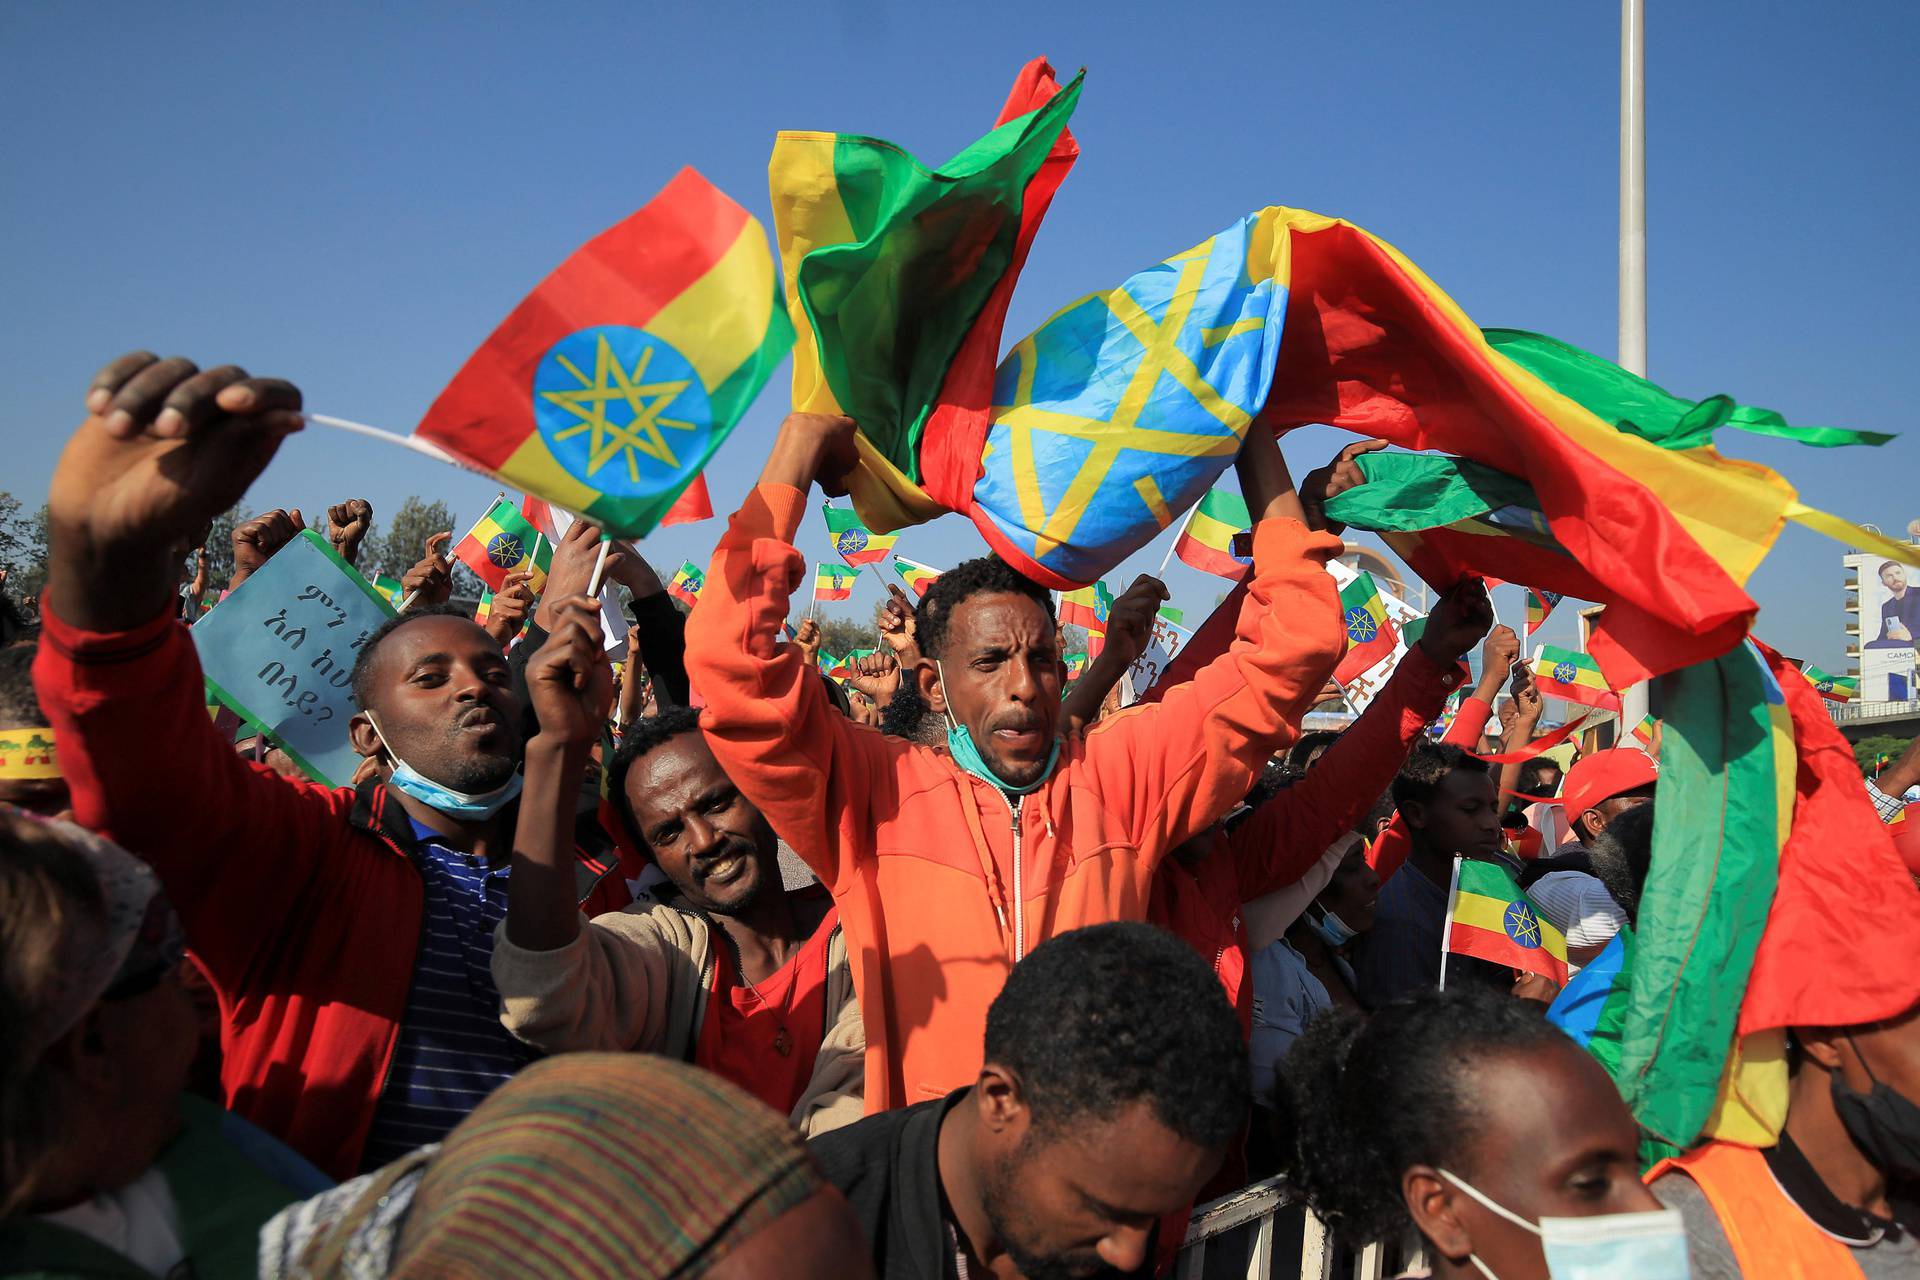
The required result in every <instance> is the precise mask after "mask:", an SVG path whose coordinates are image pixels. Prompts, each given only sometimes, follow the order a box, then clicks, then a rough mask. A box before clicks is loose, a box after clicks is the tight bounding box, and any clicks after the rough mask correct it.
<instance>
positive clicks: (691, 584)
mask: <svg viewBox="0 0 1920 1280" xmlns="http://www.w3.org/2000/svg"><path fill="white" fill-rule="evenodd" d="M706 585H707V575H706V573H705V571H703V570H702V569H701V568H700V566H699V565H697V564H695V563H694V562H693V561H691V560H688V561H685V562H683V563H682V564H681V566H680V568H679V569H678V570H677V571H675V573H674V575H673V581H672V582H669V583H668V584H667V594H668V595H670V596H673V597H675V598H677V599H680V600H685V601H686V602H687V603H688V604H692V603H694V602H695V601H696V600H698V599H699V598H700V588H702V587H704V586H706Z"/></svg>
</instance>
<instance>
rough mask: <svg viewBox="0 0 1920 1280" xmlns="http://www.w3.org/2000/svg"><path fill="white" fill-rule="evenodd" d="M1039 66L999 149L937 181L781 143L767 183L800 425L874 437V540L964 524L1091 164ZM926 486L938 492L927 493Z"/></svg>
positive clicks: (869, 153)
mask: <svg viewBox="0 0 1920 1280" xmlns="http://www.w3.org/2000/svg"><path fill="white" fill-rule="evenodd" d="M1079 100H1080V81H1079V79H1077V78H1076V79H1075V80H1074V82H1073V83H1072V84H1070V85H1068V86H1067V87H1066V88H1065V89H1062V88H1061V87H1060V86H1059V85H1058V84H1057V83H1055V81H1054V78H1053V68H1052V67H1050V66H1048V65H1047V63H1046V61H1045V60H1044V59H1041V58H1036V59H1034V60H1033V61H1032V62H1030V63H1028V64H1027V66H1026V67H1025V68H1024V69H1023V70H1022V71H1021V73H1020V75H1019V77H1018V78H1017V79H1016V80H1015V81H1014V85H1013V89H1012V91H1011V92H1010V93H1009V94H1008V95H1007V102H1006V106H1005V107H1004V108H1002V110H1001V112H1000V117H999V119H998V120H996V121H995V122H994V125H995V127H994V129H993V131H992V132H991V133H989V134H987V135H986V136H985V137H983V138H981V139H980V140H979V141H977V142H975V143H974V144H973V145H972V146H970V147H968V148H967V149H966V150H964V151H962V152H961V153H960V154H959V155H957V156H955V157H954V158H953V159H951V160H949V161H948V162H947V163H945V164H943V165H941V166H940V167H939V168H938V169H929V168H927V167H925V166H924V165H922V164H921V163H920V162H919V161H918V160H916V159H914V157H913V156H911V155H909V154H908V153H907V152H906V151H904V150H903V149H901V148H900V147H897V146H895V145H894V144H892V143H890V142H882V141H880V140H879V139H877V138H864V137H858V136H855V135H851V134H837V133H803V132H784V133H782V134H780V136H779V137H778V139H776V140H775V142H774V147H773V158H772V160H771V162H770V163H769V164H768V166H767V171H768V179H769V184H770V186H771V188H772V196H773V227H774V238H775V239H776V241H777V242H778V243H779V246H780V265H781V271H782V274H783V276H784V278H785V284H786V297H787V306H788V308H789V311H790V312H791V315H792V317H793V327H794V329H795V331H796V332H797V334H798V341H797V343H796V344H795V347H794V353H793V407H794V408H795V409H800V410H807V411H810V412H814V413H844V414H847V415H849V416H851V417H852V418H853V420H854V421H855V422H857V423H859V424H860V433H859V435H857V436H856V437H855V442H856V444H857V445H858V447H859V451H860V462H859V465H858V466H857V467H856V468H855V470H854V472H853V474H852V475H850V476H848V477H846V483H847V487H848V490H849V492H851V494H852V495H853V505H854V509H855V510H856V511H858V512H859V513H860V516H861V519H862V521H863V522H864V523H865V524H866V525H867V527H868V528H870V529H873V530H875V531H878V532H890V531H892V530H894V529H897V528H899V527H901V526H902V525H907V524H917V523H919V522H920V521H923V520H930V519H932V518H933V517H934V516H937V515H939V514H940V513H941V512H942V511H945V510H947V509H949V508H951V509H953V510H964V509H965V506H966V502H967V492H968V490H969V489H971V488H972V486H973V478H974V476H975V475H976V474H978V470H979V457H980V441H981V438H982V436H983V435H984V434H985V431H986V424H987V410H988V407H989V406H990V405H991V404H992V400H993V397H992V389H993V378H994V373H993V367H994V362H995V361H996V360H997V359H998V358H999V354H1000V352H999V346H1000V327H1001V324H1002V323H1003V322H1004V320H1005V319H1006V313H1007V304H1008V302H1009V301H1010V300H1011V298H1012V295H1013V285H1014V281H1015V280H1016V279H1017V278H1018V277H1019V274H1020V267H1021V265H1022V264H1023V263H1024V262H1025V261H1026V256H1027V248H1028V246H1029V245H1031V244H1032V243H1033V235H1034V232H1035V231H1037V230H1038V229H1039V227H1040V220H1041V219H1042V218H1043V217H1045V216H1046V212H1047V206H1048V204H1049V203H1050V202H1051V201H1052V199H1053V193H1054V192H1055V191H1056V190H1057V189H1058V188H1059V186H1060V182H1061V180H1062V179H1064V178H1065V177H1066V176H1067V170H1068V169H1069V168H1071V167H1072V166H1073V161H1074V158H1075V157H1076V156H1077V155H1079V148H1078V147H1076V146H1075V145H1074V142H1073V136H1072V135H1071V134H1069V133H1067V131H1066V129H1067V119H1068V117H1069V116H1071V115H1072V114H1073V109H1074V106H1075V105H1076V104H1077V103H1078V102H1079ZM923 486H924V488H923Z"/></svg>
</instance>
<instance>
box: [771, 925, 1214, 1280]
mask: <svg viewBox="0 0 1920 1280" xmlns="http://www.w3.org/2000/svg"><path fill="white" fill-rule="evenodd" d="M985 1050H986V1052H985V1065H983V1066H982V1067H981V1068H980V1075H979V1078H978V1079H977V1080H976V1081H975V1082H974V1083H973V1084H972V1085H971V1086H970V1087H968V1088H964V1089H959V1090H956V1091H955V1092H953V1093H950V1094H948V1095H947V1096H946V1097H944V1098H936V1099H934V1100H932V1101H930V1102H923V1103H920V1104H918V1105H917V1106H912V1107H908V1108H906V1109H905V1110H901V1111H891V1112H888V1113H886V1114H884V1115H878V1116H869V1117H868V1118H867V1119H865V1120H862V1121H860V1122H859V1123H858V1124H854V1125H850V1126H848V1127H847V1128H845V1129H841V1130H838V1131H836V1132H834V1133H830V1134H828V1135H826V1136H825V1137H823V1138H817V1139H815V1140H814V1141H813V1142H812V1143H810V1144H809V1145H810V1146H811V1148H812V1150H813V1153H814V1155H815V1156H816V1157H817V1158H818V1159H819V1161H820V1166H821V1168H822V1169H823V1170H825V1172H826V1174H827V1177H828V1179H829V1180H831V1181H832V1182H833V1183H834V1184H835V1185H836V1186H838V1187H839V1188H840V1189H841V1190H842V1191H843V1192H845V1193H846V1196H847V1199H848V1201H849V1202H851V1203H852V1205H853V1208H854V1212H855V1213H856V1214H857V1215H858V1216H859V1218H860V1224H861V1226H862V1228H864V1229H865V1231H866V1233H867V1239H868V1241H869V1242H870V1243H871V1244H872V1246H873V1251H874V1270H875V1271H876V1272H877V1273H878V1274H879V1275H880V1277H881V1280H946V1278H947V1277H952V1276H974V1277H981V1276H994V1277H998V1278H999V1280H1080V1278H1083V1277H1118V1276H1146V1275H1151V1274H1152V1269H1151V1263H1152V1258H1153V1253H1154V1249H1153V1244H1154V1228H1155V1225H1156V1223H1157V1222H1158V1221H1159V1219H1160V1218H1161V1217H1162V1216H1163V1215H1165V1214H1167V1213H1170V1212H1174V1211H1176V1210H1179V1209H1182V1208H1184V1207H1185V1206H1186V1205H1188V1204H1190V1203H1192V1201H1193V1197H1194V1195H1195V1193H1196V1192H1197V1191H1198V1190H1199V1188H1200V1186H1201V1184H1202V1183H1204V1182H1205V1181H1206V1180H1207V1178H1208V1177H1209V1176H1210V1175H1211V1174H1212V1173H1213V1171H1214V1169H1215V1168H1217V1167H1218V1166H1219V1164H1220V1161H1221V1158H1222V1156H1223V1155H1224V1154H1225V1152H1226V1149H1227V1144H1228V1143H1229V1141H1230V1140H1231V1139H1232V1138H1233V1136H1234V1135H1235V1133H1236V1132H1237V1131H1238V1130H1239V1127H1240V1124H1241V1121H1242V1119H1243V1118H1244V1117H1245V1115H1246V1111H1247V1102H1248V1086H1247V1062H1246V1054H1245V1051H1244V1049H1243V1047H1242V1045H1241V1042H1240V1027H1239V1023H1238V1021H1237V1020H1236V1018H1235V1017H1234V1013H1233V1008H1232V1006H1230V1005H1229V1004H1228V1003H1227V999H1226V996H1225V995H1224V994H1223V993H1222V992H1221V990H1220V984H1219V983H1218V982H1217V981H1215V979H1214V977H1213V974H1212V972H1211V971H1209V969H1208V968H1207V964H1206V962H1205V961H1204V960H1202V959H1200V957H1198V956H1196V955H1195V954H1194V953H1193V951H1192V950H1191V949H1189V948H1188V947H1187V946H1186V945H1185V944H1184V943H1182V942H1181V941H1180V940H1179V939H1177V938H1175V937H1173V936H1172V935H1171V934H1169V933H1166V932H1164V931H1162V930H1159V929H1155V928H1153V927H1152V926H1150V925H1143V924H1104V925H1095V926H1092V927H1090V928H1086V929H1077V930H1073V931H1072V932H1069V933H1063V934H1060V935H1058V936H1056V937H1054V938H1052V939H1050V940H1049V941H1047V942H1044V943H1042V944H1041V945H1040V946H1039V947H1037V948H1035V949H1034V951H1033V952H1032V954H1030V955H1029V956H1027V957H1026V959H1024V960H1022V961H1021V962H1020V963H1019V964H1018V965H1016V966H1015V967H1014V970H1013V973H1012V974H1011V975H1010V976H1009V977H1008V978H1007V981H1006V984H1005V985H1004V986H1003V987H1002V988H1001V991H1000V994H999V995H998V996H997V997H996V998H995V999H994V1001H993V1005H992V1007H991V1008H990V1009H989V1010H988V1011H987V1032H986V1044H985Z"/></svg>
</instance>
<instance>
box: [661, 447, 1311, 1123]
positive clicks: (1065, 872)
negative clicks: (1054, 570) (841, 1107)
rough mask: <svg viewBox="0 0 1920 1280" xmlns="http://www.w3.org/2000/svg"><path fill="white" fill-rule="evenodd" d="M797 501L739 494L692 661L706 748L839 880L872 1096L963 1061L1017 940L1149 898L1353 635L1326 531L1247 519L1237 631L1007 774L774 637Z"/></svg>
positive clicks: (946, 1081) (941, 1080) (894, 1100)
mask: <svg viewBox="0 0 1920 1280" xmlns="http://www.w3.org/2000/svg"><path fill="white" fill-rule="evenodd" d="M805 504H806V497H805V495H803V494H802V493H800V492H799V491H798V490H796V489H794V488H792V487H790V486H787V485H761V486H759V487H758V488H756V489H754V490H753V492H751V493H750V494H748V495H747V500H746V503H745V505H744V506H742V507H741V509H740V510H739V512H737V513H736V514H735V515H734V517H733V519H732V520H731V521H730V522H729V525H728V528H727V532H726V535H725V536H724V537H722V538H721V539H720V545H719V546H718V547H717V548H716V549H715V551H714V556H713V564H712V567H711V568H710V569H709V571H708V574H707V581H706V586H705V588H704V589H703V590H702V592H701V595H700V602H699V604H698V606H697V607H696V608H695V609H694V611H693V614H692V616H691V617H690V618H689V619H688V622H687V676H688V679H689V681H690V683H691V684H692V686H693V689H694V693H695V696H696V697H697V698H700V699H703V700H704V702H705V710H704V711H703V712H702V713H701V717H700V724H701V728H702V729H703V730H704V731H705V733H706V737H707V741H708V743H709V744H710V745H711V746H712V748H713V753H714V755H715V756H716V757H717V758H718V759H719V761H720V764H721V765H722V767H724V768H725V769H726V771H727V774H728V776H729V777H730V778H732V780H733V782H734V785H736V786H738V787H739V788H740V790H741V792H742V793H743V794H744V795H745V796H746V797H747V798H748V799H749V800H751V801H753V803H754V804H755V805H757V806H758V807H759V808H760V811H761V812H762V813H764V814H766V816H767V818H768V820H769V821H771V822H772V823H773V827H774V830H776V831H778V832H779V833H780V835H781V836H782V837H783V838H784V839H785V840H786V842H787V844H788V845H789V846H790V847H791V848H792V849H793V851H794V852H795V853H797V854H798V855H799V856H800V857H801V858H803V859H804V860H805V861H806V863H807V865H808V866H810V867H812V868H813V870H814V872H815V873H816V874H817V875H818V876H819V877H820V879H821V880H822V881H823V882H824V883H825V884H826V886H827V888H828V889H829V890H830V891H831V892H832V894H833V897H834V900H835V902H836V903H838V904H839V908H840V919H841V924H842V927H843V928H844V929H845V931H846V937H847V942H848V946H849V950H850V951H851V953H852V958H853V981H854V990H855V991H856V993H857V994H858V995H859V998H860V1007H861V1011H862V1017H863V1019H864V1021H865V1023H866V1032H867V1058H866V1076H867V1110H868V1112H869V1113H872V1112H876V1111H885V1110H889V1109H891V1108H894V1107H903V1106H909V1105H911V1104H913V1103H916V1102H924V1101H926V1100H927V1099H929V1098H939V1097H944V1096H945V1095H946V1094H948V1093H949V1092H951V1091H952V1090H954V1089H957V1088H960V1087H963V1086H965V1085H969V1084H972V1083H973V1081H974V1079H975V1077H976V1076H978V1074H979V1071H980V1066H981V1057H982V1049H981V1042H982V1039H983V1037H984V1034H985V1030H986V1022H987V1006H988V1005H989V1004H991V1003H992V1002H993V998H994V997H995V996H997V995H998V994H999V993H1000V988H1001V985H1002V984H1003V983H1004V982H1005V981H1006V977H1007V974H1008V972H1009V971H1010V970H1011V969H1012V968H1013V966H1014V964H1015V963H1016V962H1017V961H1018V960H1019V959H1020V957H1022V956H1023V955H1025V954H1026V953H1027V952H1028V951H1031V950H1032V949H1033V948H1034V947H1036V946H1038V945H1039V944H1040V943H1041V942H1043V941H1045V940H1046V939H1048V938H1050V937H1052V936H1054V935H1055V934H1057V933H1064V932H1066V931H1067V930H1069V929H1077V928H1080V927H1082V926H1084V925H1091V924H1103V923H1106V922H1107V921H1111V920H1144V919H1145V918H1146V914H1147V901H1148V896H1149V886H1150V885H1151V884H1152V882H1153V873H1154V868H1155V867H1156V866H1157V865H1158V864H1159V862H1160V859H1161V857H1162V856H1163V855H1164V854H1165V853H1166V851H1167V850H1168V849H1171V848H1173V847H1174V846H1175V845H1177V844H1179V843H1180V842H1181V841H1183V840H1185V839H1186V838H1187V837H1188V836H1191V835H1193V834H1194V833H1195V832H1198V831H1203V830H1205V829H1206V828H1207V826H1208V825H1210V824H1211V823H1212V822H1213V821H1214V820H1215V819H1216V818H1218V817H1220V815H1222V814H1223V813H1225V812H1226V811H1227V810H1228V809H1230V808H1232V807H1233V806H1234V805H1235V804H1236V803H1238V802H1239V801H1240V799H1241V798H1242V797H1243V796H1244V795H1245V794H1246V792H1247V789H1248V788H1249V787H1250V786H1251V785H1252V784H1253V781H1254V779H1255V778H1256V777H1257V776H1258V774H1259V771H1260V769H1261V767H1262V766H1263V765H1264V764H1265V763H1266V761H1267V759H1268V757H1269V756H1271V755H1272V754H1273V752H1274V751H1276V750H1278V749H1280V748H1283V747H1285V746H1286V745H1287V744H1289V743H1290V742H1292V741H1293V739H1294V738H1295V737H1296V736H1297V734H1298V726H1299V723H1300V717H1301V716H1302V715H1303V714H1304V713H1305V712H1306V710H1307V709H1308V707H1310V706H1311V705H1312V703H1313V701H1314V699H1315V698H1316V697H1317V696H1318V695H1319V692H1320V688H1321V686H1322V684H1323V683H1324V682H1325V680H1326V678H1327V677H1328V675H1330V674H1331V673H1332V671H1333V667H1334V663H1335V662H1336V661H1337V660H1338V659H1339V657H1340V654H1341V653H1342V651H1343V650H1344V648H1345V646H1346V630H1345V627H1344V625H1343V623H1342V622H1341V618H1340V607H1339V600H1338V593H1337V592H1336V591H1335V589H1334V585H1333V578H1332V577H1331V576H1330V575H1329V574H1328V573H1327V572H1326V568H1325V566H1326V562H1327V560H1328V559H1329V558H1330V557H1332V556H1334V555H1336V554H1338V553H1339V550H1340V540H1339V539H1338V538H1334V537H1331V536H1329V535H1327V534H1320V533H1313V532H1310V531H1309V530H1308V529H1307V528H1306V527H1305V526H1304V525H1302V524H1300V523H1299V522H1298V521H1296V520H1287V519H1277V520H1267V521H1263V522H1262V523H1261V524H1260V525H1259V527H1258V528H1256V529H1255V530H1254V543H1253V562H1254V577H1253V579H1252V584H1251V585H1252V589H1251V592H1250V603H1249V606H1248V607H1246V608H1243V609H1242V610H1241V611H1240V619H1239V633H1238V636H1237V638H1236V639H1235V641H1234V643H1233V645H1232V647H1231V648H1230V649H1229V650H1228V651H1227V652H1226V653H1225V654H1224V655H1222V656H1221V657H1220V658H1218V659H1216V660H1215V661H1214V662H1212V663H1211V664H1209V665H1208V666H1206V667H1205V668H1203V669H1202V670H1201V671H1200V672H1199V674H1198V675H1197V676H1195V678H1194V679H1193V681H1192V682H1191V683H1189V684H1186V685H1183V686H1180V687H1179V688H1176V689H1170V690H1168V692H1167V694H1166V696H1165V697H1164V698H1163V699H1162V700H1161V701H1160V702H1158V703H1155V704H1152V705H1145V706H1138V707H1133V708H1129V709H1128V710H1126V711H1122V712H1120V713H1119V714H1118V715H1114V716H1110V717H1108V718H1107V719H1104V720H1102V721H1101V722H1100V723H1099V724H1098V725H1096V726H1095V727H1094V728H1093V729H1092V730H1091V731H1090V732H1089V733H1087V734H1086V735H1085V736H1084V737H1081V738H1078V739H1074V740H1071V741H1069V742H1067V743H1066V744H1064V745H1063V746H1062V748H1061V751H1060V758H1059V763H1058V764H1057V765H1056V767H1055V769H1054V771H1053V773H1052V774H1051V775H1050V776H1049V777H1048V778H1047V780H1046V781H1045V782H1044V783H1043V784H1042V785H1041V786H1040V788H1039V789H1038V790H1036V791H1034V792H1032V793H1030V794H1028V795H1025V796H1010V795H1008V794H1007V793H1005V792H1003V791H1001V790H1000V789H999V788H998V787H995V786H993V785H991V784H990V783H988V782H986V781H984V780H982V779H980V778H977V777H975V776H974V775H972V774H970V773H967V772H966V771H964V770H962V769H961V768H960V767H959V766H957V765H956V764H955V763H954V762H953V757H952V756H951V755H950V754H949V753H948V752H947V750H946V749H945V748H929V747H923V746H918V745H915V744H911V743H908V742H906V741H905V740H903V739H900V738H890V737H886V736H884V735H882V734H881V733H879V732H878V731H877V730H874V729H871V728H867V727H864V726H861V725H856V724H854V723H853V722H852V721H850V720H848V719H847V718H846V717H845V716H843V715H841V714H840V713H839V712H838V711H836V710H835V709H834V708H833V705H832V704H831V703H830V702H829V701H828V700H827V696H826V691H825V690H824V689H823V688H822V687H821V684H820V680H819V677H818V676H817V675H816V674H815V672H814V670H813V669H812V667H810V666H809V665H808V664H807V663H806V662H805V661H803V660H802V658H801V656H800V653H799V651H798V650H797V649H795V648H793V647H791V646H783V645H782V644H780V642H779V639H778V634H779V630H780V625H781V623H782V622H784V621H785V620H786V616H787V607H788V598H789V597H790V596H791V594H792V593H793V591H794V589H795V588H796V587H797V586H798V585H799V584H800V583H801V582H802V581H803V580H804V574H805V572H806V569H807V565H806V562H805V561H804V560H803V558H802V557H801V555H800V553H799V552H798V551H796V550H795V549H794V547H793V545H792V542H793V537H794V533H795V531H796V530H797V529H798V528H799V527H800V517H801V515H802V513H803V511H804V510H805Z"/></svg>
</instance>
